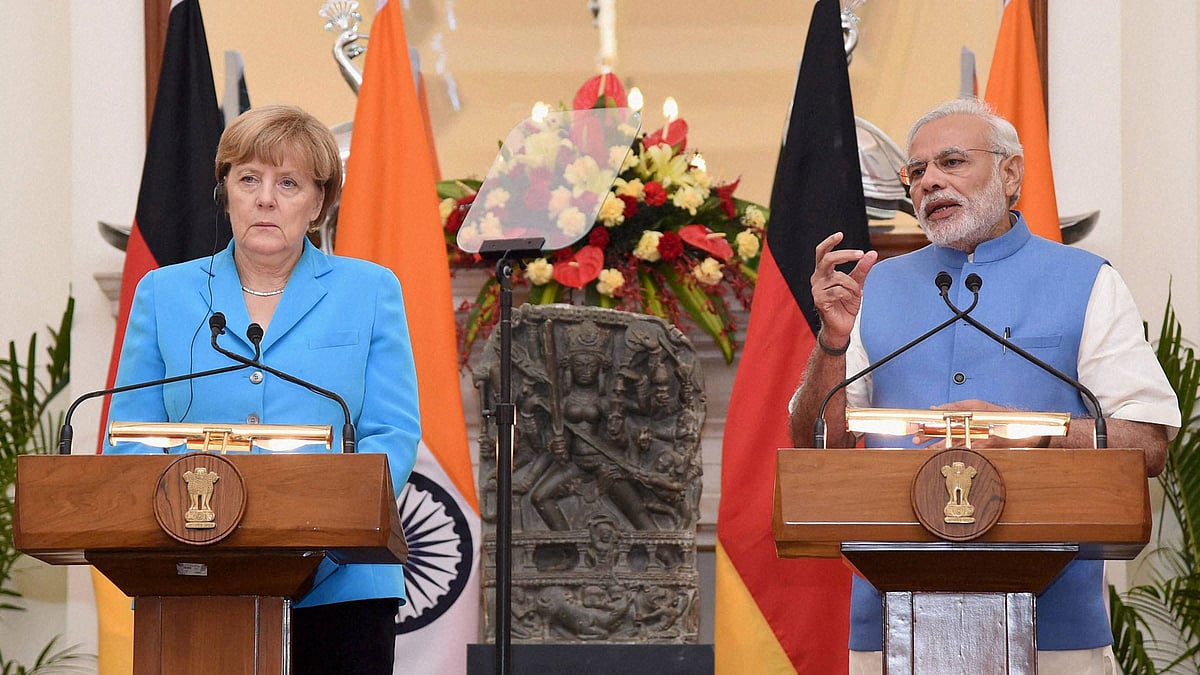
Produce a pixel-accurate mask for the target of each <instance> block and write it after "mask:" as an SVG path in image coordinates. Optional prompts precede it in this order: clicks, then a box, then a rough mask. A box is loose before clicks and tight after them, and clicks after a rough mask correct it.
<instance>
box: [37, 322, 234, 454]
mask: <svg viewBox="0 0 1200 675" xmlns="http://www.w3.org/2000/svg"><path fill="white" fill-rule="evenodd" d="M209 325H210V326H211V325H212V322H211V321H210V322H209ZM214 339H216V338H215V337H214ZM248 367H249V365H247V364H239V365H236V366H225V367H223V368H213V369H212V370H202V371H200V372H198V373H187V374H184V375H175V376H173V377H164V378H162V379H158V380H148V381H146V382H136V383H134V384H126V385H123V386H120V387H111V388H108V389H97V390H96V391H89V392H87V393H85V394H83V395H82V396H80V397H79V398H77V399H75V400H74V401H72V402H71V405H70V407H68V408H67V412H66V414H64V415H63V423H62V428H61V429H60V430H59V432H58V454H60V455H69V454H71V441H72V439H73V437H74V435H75V431H74V429H72V428H71V416H72V415H73V414H75V408H77V407H79V404H80V403H83V402H84V401H86V400H88V399H91V398H96V397H97V396H107V395H109V394H120V393H122V392H126V391H133V390H135V389H145V388H147V387H160V386H162V385H164V384H171V383H172V382H182V381H184V380H194V379H196V378H200V377H208V376H209V375H220V374H222V373H231V372H233V371H235V370H242V369H243V368H248ZM166 451H167V449H166V448H163V452H166Z"/></svg>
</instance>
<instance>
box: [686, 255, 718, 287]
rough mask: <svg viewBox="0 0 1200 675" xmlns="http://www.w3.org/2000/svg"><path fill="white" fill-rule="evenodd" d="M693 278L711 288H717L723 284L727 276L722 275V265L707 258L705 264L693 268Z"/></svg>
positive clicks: (713, 259)
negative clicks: (722, 281)
mask: <svg viewBox="0 0 1200 675" xmlns="http://www.w3.org/2000/svg"><path fill="white" fill-rule="evenodd" d="M692 276H694V277H696V279H697V280H698V281H699V282H700V283H702V284H707V285H709V286H716V285H717V284H719V283H721V280H722V279H724V278H725V275H724V274H722V273H721V263H720V262H718V261H717V260H716V259H715V258H705V259H704V262H702V263H700V264H699V265H696V266H695V267H693V268H692Z"/></svg>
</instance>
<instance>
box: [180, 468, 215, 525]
mask: <svg viewBox="0 0 1200 675" xmlns="http://www.w3.org/2000/svg"><path fill="white" fill-rule="evenodd" d="M183 480H184V481H185V482H187V491H188V499H189V504H188V510H187V513H185V514H184V515H183V517H184V520H186V521H187V523H186V524H185V525H184V527H186V528H188V529H189V530H208V529H212V528H214V527H216V526H217V524H216V523H215V522H214V519H215V518H216V515H215V514H214V513H213V510H212V494H213V484H214V483H216V482H217V481H219V480H221V477H220V476H219V475H218V474H215V473H212V472H211V471H209V470H208V469H207V468H206V467H203V466H201V467H196V469H195V470H194V471H188V472H187V473H185V474H183Z"/></svg>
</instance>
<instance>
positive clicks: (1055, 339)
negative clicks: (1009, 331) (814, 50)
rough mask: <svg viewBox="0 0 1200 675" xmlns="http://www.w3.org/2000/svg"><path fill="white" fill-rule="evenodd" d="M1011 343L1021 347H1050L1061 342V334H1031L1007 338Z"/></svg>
mask: <svg viewBox="0 0 1200 675" xmlns="http://www.w3.org/2000/svg"><path fill="white" fill-rule="evenodd" d="M1009 340H1011V341H1012V343H1013V344H1015V345H1016V346H1018V347H1020V348H1022V349H1051V348H1054V347H1057V346H1058V345H1060V344H1061V343H1062V335H1032V336H1025V337H1017V336H1015V335H1014V336H1013V337H1011V338H1009Z"/></svg>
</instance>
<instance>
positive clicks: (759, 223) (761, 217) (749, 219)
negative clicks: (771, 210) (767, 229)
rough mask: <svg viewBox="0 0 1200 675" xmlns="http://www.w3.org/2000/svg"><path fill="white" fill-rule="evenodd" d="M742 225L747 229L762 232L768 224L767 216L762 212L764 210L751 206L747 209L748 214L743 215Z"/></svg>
mask: <svg viewBox="0 0 1200 675" xmlns="http://www.w3.org/2000/svg"><path fill="white" fill-rule="evenodd" d="M742 224H743V225H745V226H746V227H751V228H754V229H756V230H761V229H763V227H764V226H766V224H767V216H766V214H764V213H763V212H762V209H760V208H758V207H757V206H754V205H753V204H751V205H750V206H747V207H746V212H745V213H743V214H742Z"/></svg>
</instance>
